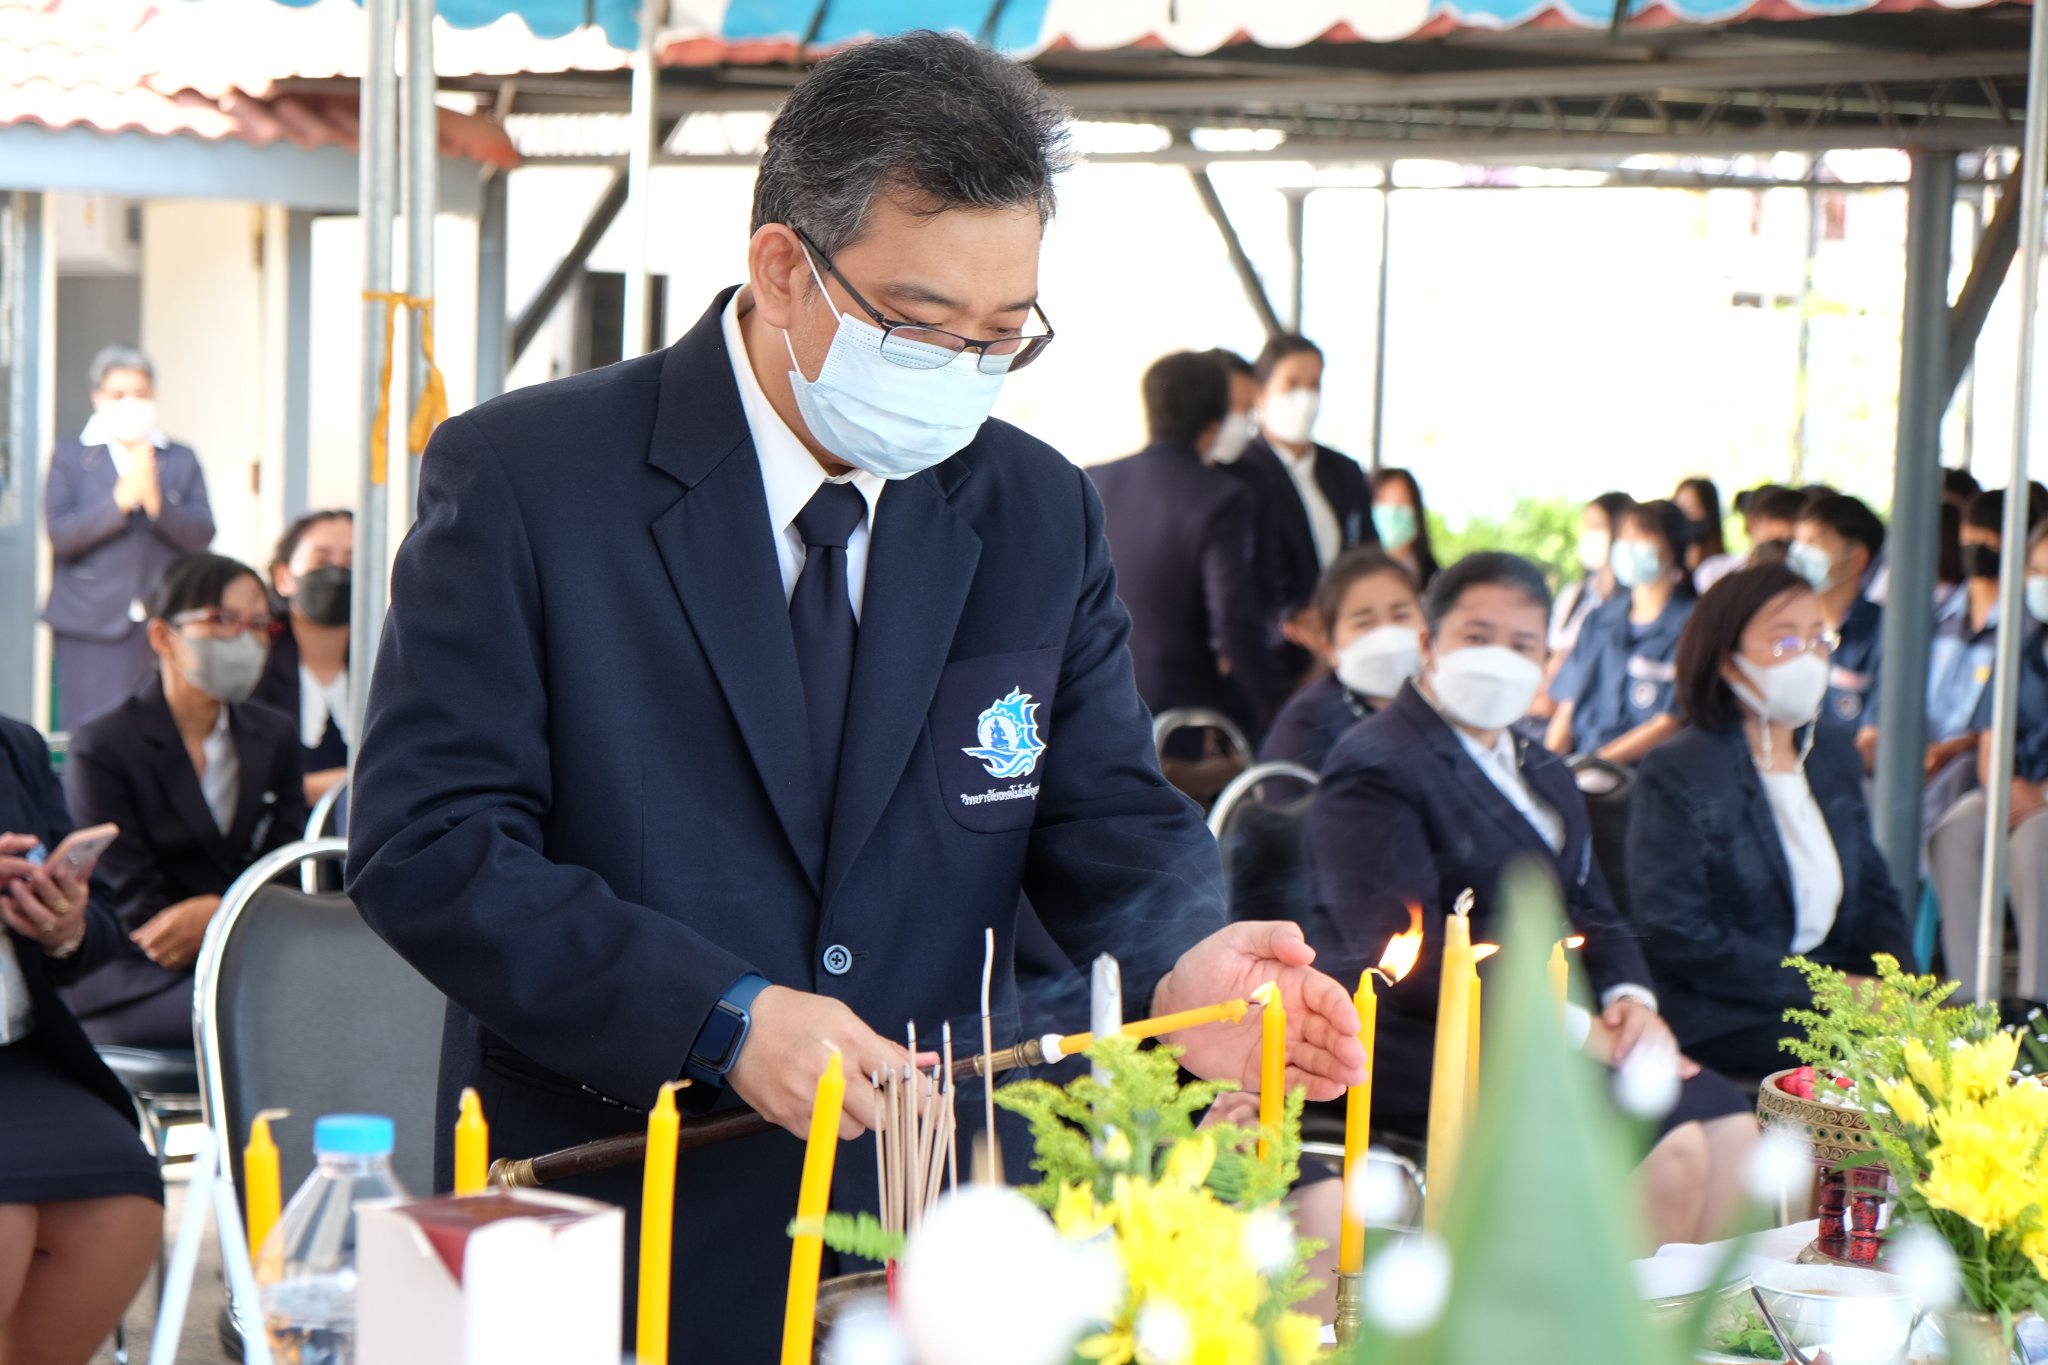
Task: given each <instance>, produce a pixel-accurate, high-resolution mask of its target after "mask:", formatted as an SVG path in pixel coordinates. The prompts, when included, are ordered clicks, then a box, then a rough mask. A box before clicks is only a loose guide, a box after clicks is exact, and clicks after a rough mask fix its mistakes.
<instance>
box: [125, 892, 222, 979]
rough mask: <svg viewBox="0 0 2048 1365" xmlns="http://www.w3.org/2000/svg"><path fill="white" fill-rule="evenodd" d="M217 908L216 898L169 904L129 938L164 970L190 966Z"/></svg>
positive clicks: (175, 969) (217, 897)
mask: <svg viewBox="0 0 2048 1365" xmlns="http://www.w3.org/2000/svg"><path fill="white" fill-rule="evenodd" d="M218 909H220V897H219V896H194V897H192V898H191V899H190V900H182V901H179V902H178V903H177V904H176V905H168V906H165V907H164V908H163V909H161V910H159V911H157V912H156V914H154V915H152V916H151V917H150V920H149V923H147V924H145V925H143V926H142V927H141V928H140V929H137V930H136V931H135V932H134V933H132V934H130V935H128V937H129V938H130V939H131V940H132V941H133V942H134V944H135V946H136V947H138V948H140V949H142V952H143V955H144V956H145V957H147V958H148V959H149V960H150V961H151V962H154V963H155V964H156V965H157V966H159V967H162V968H164V969H165V970H166V971H173V972H175V971H179V970H181V969H182V968H185V967H189V966H191V965H192V962H193V960H194V959H195V958H197V957H198V956H199V945H200V944H201V943H203V942H204V941H205V939H206V926H207V925H208V924H209V923H211V922H212V920H213V912H214V911H216V910H218Z"/></svg>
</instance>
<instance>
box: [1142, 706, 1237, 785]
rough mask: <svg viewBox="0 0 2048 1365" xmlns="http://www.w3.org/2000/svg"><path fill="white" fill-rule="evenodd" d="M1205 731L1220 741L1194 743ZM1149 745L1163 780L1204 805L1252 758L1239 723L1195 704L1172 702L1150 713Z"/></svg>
mask: <svg viewBox="0 0 2048 1365" xmlns="http://www.w3.org/2000/svg"><path fill="white" fill-rule="evenodd" d="M1203 733H1206V734H1207V735H1210V736H1214V737H1215V738H1216V739H1218V740H1220V741H1221V743H1220V744H1214V743H1204V742H1197V741H1198V740H1199V739H1200V738H1201V736H1202V734H1203ZM1152 750H1153V752H1154V753H1155V754H1157V755H1158V757H1159V771H1160V773H1161V774H1162V775H1163V776H1164V777H1165V778H1166V780H1167V781H1168V782H1170V783H1172V784H1173V785H1174V786H1175V787H1177V788H1179V789H1180V790H1181V791H1182V792H1183V793H1185V794H1186V795H1187V796H1188V797H1190V798H1191V799H1193V800H1194V802H1195V803H1196V804H1197V805H1200V806H1202V807H1204V808H1207V807H1208V806H1209V805H1210V803H1212V802H1213V801H1215V799H1216V794H1217V793H1218V792H1220V791H1222V790H1223V789H1224V788H1225V787H1227V786H1229V785H1230V782H1231V780H1232V779H1233V778H1235V777H1236V776H1237V775H1238V774H1239V773H1241V772H1243V771H1244V770H1245V768H1246V767H1247V766H1248V765H1250V763H1251V761H1252V758H1253V754H1252V744H1251V740H1250V739H1248V738H1246V736H1245V733H1244V729H1243V727H1242V726H1240V725H1239V724H1238V723H1237V722H1236V721H1234V720H1232V719H1231V718H1230V717H1229V716H1226V715H1224V714H1223V713H1222V712H1221V711H1211V710H1208V709H1207V708H1204V707H1196V706H1176V707H1172V708H1170V709H1168V710H1165V711H1161V712H1160V713H1159V714H1158V715H1157V716H1154V717H1153V718H1152Z"/></svg>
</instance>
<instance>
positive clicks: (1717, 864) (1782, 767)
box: [1628, 564, 1913, 1076]
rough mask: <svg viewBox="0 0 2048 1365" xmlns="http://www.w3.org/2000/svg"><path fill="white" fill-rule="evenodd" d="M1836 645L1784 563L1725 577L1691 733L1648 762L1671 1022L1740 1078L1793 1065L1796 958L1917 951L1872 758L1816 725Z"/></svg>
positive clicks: (1687, 662) (1707, 639) (1634, 840)
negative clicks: (1870, 795)
mask: <svg viewBox="0 0 2048 1365" xmlns="http://www.w3.org/2000/svg"><path fill="white" fill-rule="evenodd" d="M1833 638H1834V637H1833V634H1832V632H1831V631H1830V630H1829V629H1828V625H1827V620H1826V617H1825V616H1824V615H1823V613H1822V611H1821V605H1820V599H1819V598H1818V597H1817V596H1816V595H1815V594H1814V591H1813V588H1812V586H1811V585H1810V584H1808V582H1807V581H1806V580H1805V579H1804V578H1802V577H1800V576H1799V575H1798V574H1797V573H1794V572H1793V571H1792V570H1791V569H1789V568H1787V567H1786V566H1784V565H1782V564H1767V565H1763V566H1760V567H1758V568H1753V569H1744V570H1741V571H1740V572H1738V573H1732V574H1730V575H1728V576H1727V577H1726V578H1724V579H1722V580H1721V581H1720V582H1718V583H1716V584H1715V585H1714V586H1713V588H1712V589H1710V590H1709V591H1708V593H1707V595H1706V596H1705V597H1703V598H1701V599H1700V603H1699V606H1698V608H1697V609H1696V610H1695V611H1694V612H1693V615H1692V620H1691V621H1690V622H1689V623H1688V624H1687V626H1686V629H1685V635H1684V637H1683V639H1681V640H1680V642H1679V646H1678V695H1679V704H1680V706H1681V707H1682V708H1683V709H1684V712H1685V716H1686V720H1687V728H1686V729H1684V730H1683V731H1681V732H1680V733H1679V734H1678V735H1676V736H1674V737H1673V738H1672V739H1671V740H1670V741H1669V742H1668V743H1666V744H1665V745H1664V746H1663V747H1662V748H1660V749H1658V750H1657V751H1656V752H1655V753H1653V754H1651V755H1650V756H1649V757H1648V758H1647V759H1645V760H1644V761H1643V764H1642V766H1641V768H1639V769H1638V770H1637V780H1636V786H1635V792H1634V797H1633V800H1632V804H1631V808H1630V813H1629V817H1630V818H1629V833H1628V874H1629V884H1630V887H1631V889H1632V890H1633V892H1634V903H1635V906H1636V915H1637V918H1638V920H1639V921H1640V922H1639V924H1638V929H1639V931H1640V932H1641V934H1642V936H1643V947H1644V950H1645V952H1646V953H1647V955H1648V957H1649V960H1650V968H1651V970H1652V972H1653V973H1654V974H1655V976H1656V979H1657V990H1658V996H1659V998H1660V999H1661V1000H1662V1001H1663V1004H1664V1013H1665V1017H1667V1018H1668V1019H1670V1021H1671V1026H1672V1028H1673V1029H1674V1030H1676V1032H1677V1034H1678V1040H1679V1042H1680V1043H1682V1044H1683V1045H1684V1046H1685V1049H1686V1051H1687V1052H1688V1053H1689V1054H1690V1055H1692V1056H1694V1057H1697V1058H1698V1059H1699V1060H1700V1061H1701V1062H1703V1063H1705V1064H1706V1065H1708V1066H1712V1067H1718V1068H1720V1069H1721V1070H1724V1071H1729V1072H1734V1073H1737V1074H1740V1075H1748V1076H1763V1075H1766V1074H1768V1073H1770V1072H1773V1071H1776V1070H1779V1069H1781V1068H1783V1067H1786V1066H1790V1065H1792V1062H1791V1059H1790V1058H1788V1057H1786V1056H1785V1055H1784V1054H1783V1053H1782V1052H1780V1051H1779V1049H1778V1042H1779V1040H1780V1039H1782V1038H1784V1037H1786V1036H1787V1035H1788V1034H1789V1033H1790V1032H1791V1029H1790V1028H1789V1026H1788V1025H1787V1024H1786V1023H1785V1021H1784V1013H1785V1011H1786V1010H1787V1009H1788V1008H1792V1007H1794V1006H1804V1005H1810V1004H1811V1003H1812V996H1811V994H1810V993H1809V992H1808V991H1807V990H1806V987H1805V984H1804V982H1803V980H1802V979H1801V978H1800V976H1799V975H1798V974H1797V973H1796V972H1794V971H1792V970H1791V969H1790V968H1787V967H1784V966H1781V965H1780V964H1781V963H1782V962H1783V961H1784V959H1785V958H1786V957H1788V956H1790V955H1792V954H1804V955H1805V956H1807V957H1809V958H1812V959H1813V960H1814V961H1817V962H1823V963H1826V964H1828V965H1829V966H1832V967H1839V968H1841V969H1843V970H1844V971H1847V972H1850V973H1857V974H1868V973H1870V972H1871V971H1872V970H1873V967H1872V964H1871V955H1872V954H1874V953H1890V954H1892V955H1893V956H1894V957H1897V958H1898V959H1899V960H1900V961H1902V962H1906V961H1910V960H1911V955H1912V948H1913V936H1912V931H1911V928H1910V927H1909V926H1908V924H1907V923H1906V917H1905V914H1904V913H1903V912H1902V911H1901V910H1900V908H1899V897H1898V892H1897V891H1896V890H1895V889H1894V888H1893V886H1892V879H1891V875H1890V873H1889V872H1888V871H1887V869H1886V867H1885V861H1884V856H1883V855H1882V854H1880V853H1879V852H1878V851H1877V844H1876V842H1875V841H1874V840H1873V838H1872V836H1871V827H1870V811H1869V809H1868V808H1867V807H1866V806H1865V804H1864V800H1863V762H1862V759H1861V758H1860V757H1859V756H1858V755H1857V752H1856V749H1855V746H1854V744H1853V743H1852V741H1851V739H1850V737H1849V735H1848V734H1847V733H1845V732H1843V731H1841V730H1839V729H1837V728H1835V727H1833V726H1826V725H1822V726H1816V725H1815V724H1814V721H1815V718H1816V716H1817V715H1818V714H1819V712H1820V707H1821V701H1822V699H1823V698H1824V697H1825V695H1826V693H1827V687H1828V670H1829V652H1830V650H1831V648H1832V644H1833Z"/></svg>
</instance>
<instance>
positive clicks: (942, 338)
mask: <svg viewBox="0 0 2048 1365" xmlns="http://www.w3.org/2000/svg"><path fill="white" fill-rule="evenodd" d="M790 231H792V232H794V233H795V234H796V235H797V240H798V241H800V242H802V243H803V245H804V249H805V250H807V251H809V252H810V253H811V256H812V257H813V258H814V259H816V260H817V261H819V262H821V263H822V264H823V265H824V267H825V269H826V271H827V272H829V273H830V274H831V276H832V278H833V279H835V280H837V281H839V287H840V288H842V289H844V290H845V291H846V292H847V293H848V294H849V295H851V296H852V298H853V301H854V302H855V303H857V304H859V305H860V308H861V311H862V312H864V313H866V314H867V315H868V317H869V318H870V319H871V320H872V321H873V322H874V324H875V326H877V327H879V328H881V329H882V356H883V358H884V359H886V360H891V361H894V362H895V363H896V364H898V365H901V366H904V367H905V368H906V369H912V370H936V369H939V368H940V367H941V366H945V365H950V364H952V363H953V361H954V360H955V359H957V358H958V357H959V355H960V353H961V352H962V351H973V352H974V353H975V361H974V367H975V368H976V369H977V370H979V371H981V372H982V373H983V374H1008V373H1010V372H1011V371H1012V370H1021V369H1023V368H1024V367H1025V366H1026V365H1029V364H1030V363H1031V362H1032V361H1034V360H1036V359H1038V357H1039V356H1041V355H1043V354H1045V348H1046V347H1047V346H1048V345H1050V344H1051V343H1052V337H1053V331H1052V319H1050V318H1048V317H1046V315H1045V310H1044V309H1043V308H1040V307H1039V306H1038V305H1037V304H1036V303H1033V304H1032V305H1031V311H1032V312H1034V313H1036V314H1037V315H1038V320H1039V322H1040V323H1042V324H1043V325H1044V327H1045V330H1044V331H1043V332H1035V333H1033V334H1031V335H1030V336H1014V337H998V338H997V339H995V340H994V341H976V340H974V339H973V338H972V337H964V336H961V335H960V334H959V333H957V332H948V331H946V330H945V329H944V328H942V327H927V326H925V325H924V324H923V323H919V322H897V321H896V320H894V319H893V318H889V317H886V316H884V315H883V313H882V310H881V309H879V308H877V307H875V306H874V305H873V304H872V303H869V302H868V301H867V300H866V299H864V298H862V297H861V293H860V290H858V289H855V288H854V287H853V285H852V283H851V282H850V281H849V280H848V279H847V278H846V276H844V275H842V274H840V273H839V267H838V266H836V265H834V264H832V258H831V257H830V256H827V255H826V254H825V253H824V252H823V251H821V250H820V249H819V248H818V245H817V243H815V242H813V241H812V240H811V239H810V235H809V234H808V233H806V232H805V231H804V230H803V229H802V228H800V227H792V228H791V229H790Z"/></svg>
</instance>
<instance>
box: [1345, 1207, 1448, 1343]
mask: <svg viewBox="0 0 2048 1365" xmlns="http://www.w3.org/2000/svg"><path fill="white" fill-rule="evenodd" d="M1450 1297H1451V1253H1450V1250H1449V1249H1448V1248H1447V1247H1445V1246H1444V1244H1443V1241H1442V1240H1441V1239H1439V1238H1437V1237H1435V1236H1433V1235H1431V1234H1429V1233H1426V1232H1425V1233H1421V1234H1419V1235H1416V1236H1412V1237H1400V1238H1396V1239H1395V1241H1394V1243H1393V1245H1391V1246H1389V1247H1388V1248H1387V1249H1386V1250H1385V1251H1382V1252H1381V1253H1380V1254H1379V1255H1378V1256H1376V1257H1374V1258H1373V1262H1372V1265H1371V1266H1370V1267H1369V1268H1368V1269H1367V1271H1366V1276H1365V1311H1366V1315H1367V1316H1368V1317H1370V1318H1371V1319H1372V1320H1373V1321H1374V1322H1376V1323H1378V1324H1379V1325H1380V1326H1381V1327H1382V1328H1384V1329H1386V1330H1387V1331H1389V1332H1392V1333H1393V1334H1394V1335H1395V1336H1402V1337H1412V1336H1415V1335H1416V1334H1417V1333H1419V1332H1422V1331H1425V1330H1426V1329H1428V1328H1429V1327H1430V1326H1432V1325H1433V1324H1434V1323H1435V1322H1436V1320H1437V1319H1438V1318H1439V1317H1442V1316H1443V1311H1444V1304H1445V1303H1446V1302H1448V1301H1449V1299H1450Z"/></svg>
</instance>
